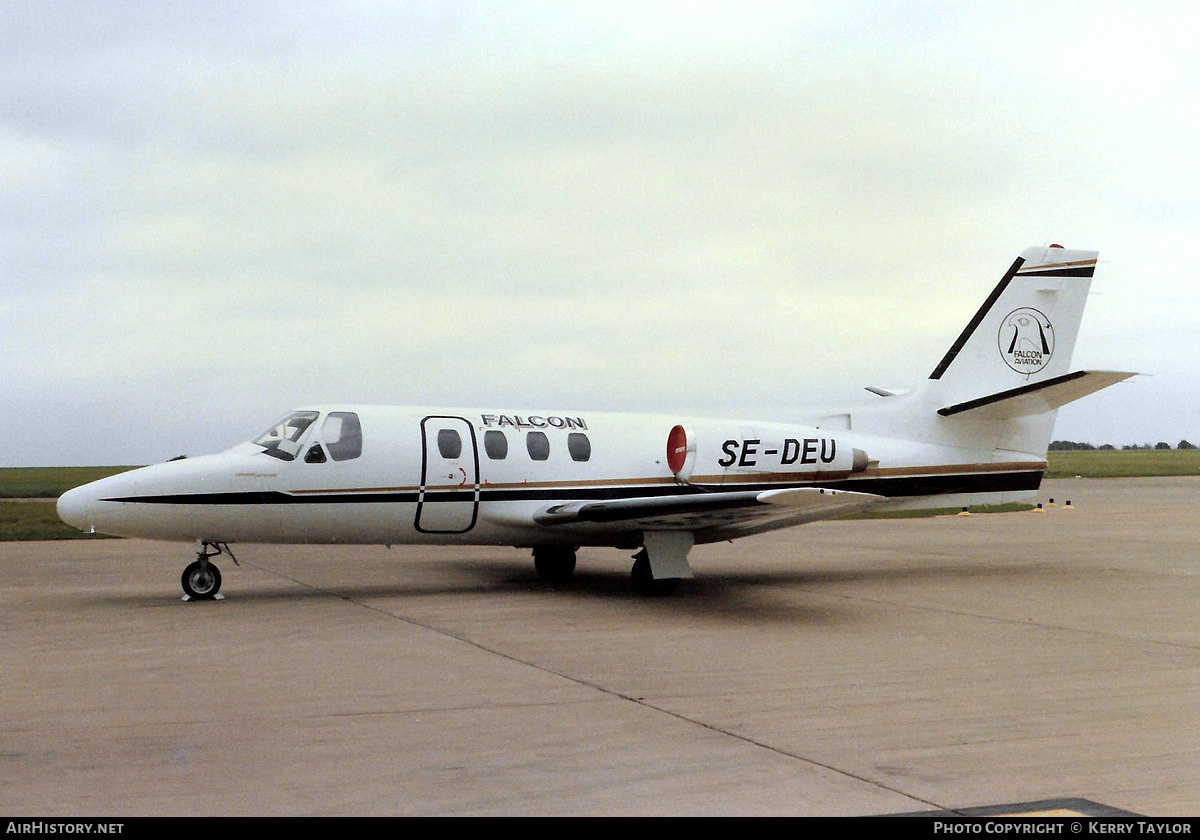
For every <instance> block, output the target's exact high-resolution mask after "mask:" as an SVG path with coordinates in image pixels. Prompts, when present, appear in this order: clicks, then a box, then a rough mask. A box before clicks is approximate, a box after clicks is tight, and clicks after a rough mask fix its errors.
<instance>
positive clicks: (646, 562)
mask: <svg viewBox="0 0 1200 840" xmlns="http://www.w3.org/2000/svg"><path fill="white" fill-rule="evenodd" d="M629 578H630V581H631V582H632V583H633V591H634V592H636V593H638V594H639V595H645V596H647V597H649V598H661V597H663V596H666V595H670V594H671V593H672V592H674V591H675V590H676V589H678V588H679V578H657V579H656V578H655V577H654V574H653V572H651V571H650V555H649V554H648V553H647V552H646V549H644V548H643V549H642V550H641V551H639V552H638V553H637V554H635V555H633V570H632V571H631V572H630V573H629Z"/></svg>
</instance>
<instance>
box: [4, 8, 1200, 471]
mask: <svg viewBox="0 0 1200 840" xmlns="http://www.w3.org/2000/svg"><path fill="white" fill-rule="evenodd" d="M1032 9H1033V7H1030V8H1029V9H1025V10H1022V9H1020V8H1018V9H1015V10H1010V9H1007V8H1006V9H1004V10H1000V9H996V10H991V9H975V8H966V7H959V6H957V5H954V4H948V5H941V4H930V5H927V6H916V7H913V6H911V5H910V4H887V3H864V4H853V5H850V6H848V7H846V8H845V9H844V10H839V11H837V12H830V11H829V10H827V9H822V8H821V7H819V6H808V5H804V4H782V5H775V4H752V5H751V6H749V7H745V6H738V7H736V8H735V7H732V6H726V5H724V4H717V3H712V4H686V6H678V5H675V4H650V5H644V4H637V5H632V4H631V5H622V4H603V5H599V6H596V7H583V8H572V9H570V10H567V9H566V8H565V7H561V6H560V5H558V4H545V5H539V4H532V5H531V4H514V5H511V6H507V5H500V4H484V5H476V4H443V3H429V4H416V5H407V6H406V7H405V8H404V9H402V10H397V9H396V8H395V7H393V6H391V5H390V4H378V5H376V4H362V5H358V6H352V7H336V8H335V7H326V6H323V5H314V6H306V5H303V4H280V5H273V4H252V5H251V6H249V7H247V6H245V5H244V4H229V5H227V6H222V7H218V8H206V9H202V10H199V11H197V10H196V9H195V8H194V7H191V6H187V7H183V6H177V5H172V4H130V5H122V6H120V7H116V8H115V9H110V10H108V13H107V14H106V15H97V14H96V13H95V12H94V11H92V10H91V7H88V6H84V5H72V4H61V5H57V6H43V5H42V4H38V5H37V6H34V7H24V8H21V9H17V10H16V11H14V10H13V7H6V9H5V10H4V12H3V14H4V15H6V16H7V20H6V21H5V22H7V23H10V24H11V25H9V26H0V31H2V32H5V33H7V34H6V35H0V54H3V55H5V56H6V58H5V59H0V61H3V62H4V67H5V70H6V71H11V72H6V73H5V76H4V79H5V81H4V82H3V84H0V103H3V113H4V115H5V116H4V118H3V120H0V140H2V141H3V143H4V146H5V149H6V156H5V158H4V159H3V160H2V161H0V186H2V187H3V189H0V240H2V242H3V247H2V248H0V290H2V292H3V299H2V300H0V330H2V331H3V332H2V335H3V338H0V349H2V350H3V353H4V355H3V361H0V374H2V375H3V376H4V377H5V382H6V383H7V388H8V389H9V395H10V400H11V403H10V404H12V405H14V406H21V407H22V408H21V409H20V413H21V416H22V417H23V418H25V419H24V420H21V419H20V418H15V419H14V420H13V421H12V422H14V423H16V422H22V423H24V424H25V425H38V426H41V427H43V428H44V429H45V430H46V431H45V435H46V440H47V441H49V440H55V441H62V440H65V439H68V438H70V437H71V435H70V434H67V433H66V428H67V427H69V428H71V429H77V428H78V427H79V426H80V423H81V422H83V421H84V420H86V423H87V424H89V425H91V426H93V427H99V426H104V425H105V424H107V426H108V429H109V435H108V437H107V438H106V437H105V436H104V435H99V436H98V437H97V438H96V439H95V441H94V443H95V446H96V449H95V454H94V455H92V456H90V457H89V456H87V455H86V454H85V455H80V454H78V453H79V451H80V450H79V448H78V447H76V448H75V449H74V450H72V451H73V453H74V454H72V455H70V456H67V455H65V454H55V455H52V456H51V455H50V454H49V453H53V452H56V451H57V450H55V449H54V448H53V446H51V445H50V444H49V443H45V444H44V445H43V443H31V444H29V445H28V446H26V445H24V444H23V445H22V447H23V448H21V449H20V450H19V451H17V452H15V453H14V454H13V455H12V457H13V458H15V459H17V460H18V461H20V462H37V460H38V459H42V458H45V457H53V458H55V459H58V458H68V457H69V458H74V459H80V458H81V459H83V460H85V461H88V460H91V461H95V460H112V458H114V457H116V456H115V455H107V454H104V453H106V452H110V451H113V450H112V447H113V446H115V441H116V440H117V439H118V438H119V437H120V436H121V435H123V434H126V432H125V431H124V429H125V428H126V427H127V425H128V422H129V420H128V419H127V418H128V417H130V416H134V417H137V418H139V419H138V421H137V422H138V423H139V424H141V426H142V427H143V433H142V434H141V435H140V436H139V437H140V444H139V445H142V446H147V445H148V443H147V442H148V441H154V440H163V441H164V442H163V443H162V444H155V445H154V446H153V447H151V448H150V449H148V450H146V454H145V456H142V457H144V458H145V459H146V460H150V459H152V458H154V457H157V456H158V455H159V453H160V452H161V453H162V454H164V455H166V456H170V455H173V454H178V451H180V450H183V451H191V452H197V451H203V450H204V449H205V448H213V447H214V446H215V444H216V443H218V442H222V443H223V442H225V441H226V438H228V437H229V436H230V435H234V437H233V439H235V440H236V439H237V438H236V435H238V434H249V433H250V432H249V431H248V429H249V428H250V427H257V426H258V425H261V424H263V423H265V422H266V421H267V420H269V419H270V417H269V416H268V415H273V414H276V413H279V412H281V411H283V410H285V409H287V408H289V407H291V406H292V405H293V404H299V403H304V402H313V401H317V400H324V399H355V400H359V399H361V400H369V401H379V402H442V401H460V400H471V401H481V402H486V401H503V402H504V403H505V404H517V403H526V402H528V403H530V404H537V405H546V404H550V403H553V404H561V405H568V406H569V405H580V406H581V407H600V408H603V407H614V408H621V409H637V408H643V407H644V408H647V409H652V410H662V409H669V410H688V411H696V412H704V411H706V410H713V411H717V412H719V413H722V414H730V413H744V414H748V415H751V416H759V415H762V414H766V415H767V416H769V417H771V418H772V419H789V418H790V417H793V416H795V415H796V413H798V409H797V408H796V405H797V404H798V403H799V402H804V401H808V400H809V399H813V400H816V399H834V400H836V401H840V400H842V399H845V398H847V397H853V396H856V395H857V393H858V390H857V389H858V388H859V386H861V385H865V384H883V385H886V386H897V387H899V386H904V385H911V384H913V383H914V382H916V381H918V380H919V379H920V378H921V377H923V376H925V375H927V374H928V371H929V369H930V368H931V366H932V364H933V363H934V362H935V361H936V360H937V358H939V357H940V355H941V354H942V353H943V352H944V350H945V347H946V345H947V343H948V341H949V340H950V339H952V338H953V335H954V334H956V333H957V331H958V329H959V328H960V327H961V325H962V323H963V322H964V321H965V319H966V318H968V317H969V316H970V314H971V313H972V312H973V311H974V309H975V308H976V307H977V306H978V304H979V301H980V300H982V297H983V296H984V295H985V294H986V293H987V291H988V289H990V287H991V285H992V284H993V283H994V282H995V280H996V279H997V278H998V276H999V274H1000V272H1002V271H1003V269H1004V268H1005V267H1006V266H1007V265H1008V264H1009V263H1010V262H1011V260H1012V258H1013V256H1015V254H1016V253H1017V252H1019V251H1020V250H1021V249H1023V248H1024V247H1026V246H1027V245H1031V244H1039V243H1045V242H1047V241H1051V240H1052V241H1062V242H1064V244H1067V245H1069V246H1074V247H1082V248H1090V247H1097V248H1100V249H1101V250H1102V259H1105V260H1108V262H1107V263H1106V264H1105V265H1103V266H1102V269H1101V272H1100V273H1099V274H1098V276H1097V282H1096V284H1095V286H1094V289H1095V290H1096V291H1097V292H1101V294H1098V295H1095V296H1094V297H1093V299H1092V303H1091V306H1090V307H1089V312H1088V315H1087V317H1086V318H1085V323H1084V333H1083V337H1082V339H1081V344H1080V347H1079V352H1080V354H1081V356H1083V357H1085V358H1087V359H1088V360H1089V362H1090V363H1095V365H1097V366H1107V367H1124V366H1126V360H1129V361H1130V362H1137V363H1138V364H1142V363H1145V364H1147V365H1148V366H1153V367H1154V368H1155V369H1156V370H1158V371H1159V377H1156V379H1155V384H1153V385H1147V386H1146V388H1147V390H1148V391H1149V392H1150V393H1151V394H1153V393H1157V391H1156V389H1158V388H1169V387H1171V383H1172V382H1177V381H1178V382H1185V383H1186V382H1191V381H1192V380H1188V379H1187V378H1186V377H1182V378H1178V374H1180V373H1181V372H1182V371H1181V368H1180V365H1179V362H1177V361H1176V360H1175V357H1174V356H1173V355H1172V353H1171V348H1170V347H1169V346H1164V345H1163V344H1162V343H1160V342H1159V341H1157V340H1156V339H1155V338H1154V337H1155V336H1159V335H1173V336H1178V335H1187V334H1190V332H1192V331H1194V330H1195V328H1196V327H1197V326H1200V325H1197V323H1196V320H1197V315H1196V314H1195V312H1196V308H1195V307H1192V306H1187V305H1185V304H1186V301H1188V300H1189V299H1190V297H1194V294H1193V293H1192V292H1191V290H1190V287H1189V285H1188V280H1187V277H1186V273H1185V272H1184V271H1183V270H1182V268H1181V259H1182V257H1181V243H1184V242H1187V241H1190V237H1189V233H1190V232H1191V230H1192V229H1193V228H1194V227H1195V223H1196V211H1197V205H1196V202H1195V201H1194V195H1195V193H1196V188H1197V187H1198V186H1200V177H1198V174H1200V173H1198V171H1197V164H1196V162H1195V160H1194V158H1193V156H1192V155H1191V154H1190V150H1191V148H1193V147H1194V146H1195V145H1196V140H1198V139H1200V137H1198V136H1197V135H1198V134H1200V132H1198V131H1197V126H1196V121H1195V117H1194V116H1193V115H1192V114H1191V112H1190V111H1189V110H1188V109H1186V108H1182V107H1179V103H1180V102H1183V101H1188V98H1189V97H1190V96H1191V95H1192V94H1193V93H1194V89H1195V86H1196V81H1197V79H1196V73H1197V70H1196V68H1193V67H1192V65H1191V64H1189V63H1188V62H1187V61H1186V59H1185V58H1184V56H1186V55H1187V54H1188V53H1187V50H1186V49H1184V46H1185V39H1186V38H1187V37H1188V36H1187V35H1186V34H1185V33H1186V32H1188V31H1189V29H1188V27H1187V26H1185V25H1184V24H1185V23H1186V22H1187V21H1188V20H1191V19H1192V18H1194V17H1195V14H1196V13H1194V12H1191V11H1190V7H1187V6H1174V5H1168V6H1156V7H1153V8H1151V9H1143V10H1138V11H1136V12H1134V11H1127V10H1125V9H1124V7H1118V6H1101V7H1095V6H1093V5H1088V6H1086V7H1073V6H1062V7H1054V8H1052V9H1042V8H1037V10H1036V13H1034V12H1033V11H1032ZM98 18H103V20H100V19H98ZM1189 296H1190V297H1189ZM1089 330H1090V332H1089ZM1129 335H1137V336H1140V337H1141V340H1140V341H1137V342H1130V341H1129V340H1128V338H1127V336H1129ZM1160 382H1161V383H1166V384H1163V385H1159V384H1158V383H1160ZM1188 387H1192V386H1190V385H1189V386H1188ZM1188 393H1191V394H1192V396H1193V397H1194V396H1195V394H1194V391H1191V392H1188ZM1090 399H1091V400H1096V401H1100V400H1102V397H1100V396H1097V397H1093V398H1090ZM1142 402H1143V408H1141V409H1140V410H1139V411H1135V412H1134V413H1132V414H1124V415H1123V417H1124V418H1125V421H1126V422H1129V423H1136V424H1140V425H1142V426H1144V427H1148V430H1147V431H1146V432H1145V433H1144V434H1145V435H1148V436H1150V437H1159V436H1161V435H1163V434H1166V435H1167V436H1168V437H1170V436H1172V435H1174V436H1175V437H1176V438H1177V437H1181V436H1182V437H1187V436H1191V437H1192V439H1195V437H1197V436H1198V435H1200V433H1197V432H1195V431H1192V430H1189V429H1188V428H1179V429H1178V431H1170V430H1164V431H1162V432H1158V431H1150V430H1149V429H1150V428H1153V429H1158V428H1163V427H1167V429H1174V428H1176V427H1183V426H1186V424H1187V423H1189V422H1193V421H1190V420H1187V419H1186V418H1185V416H1184V415H1183V414H1181V413H1173V412H1168V411H1162V412H1158V413H1157V414H1156V413H1152V412H1149V411H1148V409H1147V408H1145V405H1149V404H1153V403H1155V402H1158V404H1160V405H1161V404H1163V402H1164V401H1161V400H1157V401H1156V400H1154V399H1147V400H1144V401H1142ZM1170 402H1171V404H1182V403H1185V402H1186V399H1183V400H1180V399H1178V398H1177V399H1173V400H1171V401H1170ZM1089 404H1093V405H1103V403H1102V402H1095V403H1089ZM1193 404H1194V400H1193ZM39 406H40V408H39ZM182 406H188V407H190V408H192V409H194V408H200V407H202V408H203V409H204V414H205V416H206V423H205V424H199V423H197V422H195V421H194V420H193V419H189V421H188V422H186V423H180V422H174V421H178V420H179V419H180V415H181V413H182V412H184V410H185V409H184V408H182ZM13 410H14V411H17V409H16V408H14V409H13ZM1098 411H1099V409H1098ZM113 414H116V415H119V418H118V419H111V418H110V416H111V415H113ZM34 415H36V416H38V418H39V420H38V422H37V423H36V424H30V423H28V422H27V421H28V418H29V417H30V416H34ZM59 416H62V417H67V416H70V418H71V419H70V420H69V421H58V420H56V419H55V418H56V417H59ZM1064 417H1067V415H1066V414H1064ZM1077 417H1078V418H1079V419H1078V422H1079V424H1080V425H1081V426H1084V427H1086V426H1087V423H1088V422H1089V421H1090V417H1091V414H1089V413H1087V412H1084V413H1082V414H1079V415H1077ZM172 418H173V419H174V420H172ZM1072 422H1076V421H1075V420H1072ZM236 423H248V424H249V425H248V426H247V429H243V430H242V431H241V432H238V431H237V430H236V428H234V425H235V424H236ZM206 424H211V425H212V427H213V428H214V429H215V430H214V431H213V432H206V431H203V430H201V428H200V427H201V426H202V425H206ZM185 428H186V431H184V429H185ZM1074 436H1075V437H1079V438H1086V437H1087V434H1086V428H1082V429H1078V430H1077V431H1076V432H1075V433H1074ZM1135 436H1136V434H1135ZM65 451H66V450H63V452H65ZM123 451H128V450H123ZM122 457H123V459H127V458H137V457H138V456H136V455H134V454H129V455H126V456H122Z"/></svg>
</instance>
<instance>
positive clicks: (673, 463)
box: [667, 426, 688, 475]
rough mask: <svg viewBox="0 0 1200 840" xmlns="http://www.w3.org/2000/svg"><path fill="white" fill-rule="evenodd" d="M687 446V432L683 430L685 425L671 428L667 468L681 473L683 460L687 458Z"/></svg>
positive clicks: (668, 438) (668, 437)
mask: <svg viewBox="0 0 1200 840" xmlns="http://www.w3.org/2000/svg"><path fill="white" fill-rule="evenodd" d="M687 448H688V443H687V432H685V431H684V430H683V426H676V427H675V428H673V429H671V433H670V434H669V435H667V469H669V470H670V471H671V472H672V473H674V474H675V475H679V471H680V470H682V469H683V462H684V461H685V460H687Z"/></svg>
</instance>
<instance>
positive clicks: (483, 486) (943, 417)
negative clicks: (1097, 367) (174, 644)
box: [58, 245, 1134, 599]
mask: <svg viewBox="0 0 1200 840" xmlns="http://www.w3.org/2000/svg"><path fill="white" fill-rule="evenodd" d="M1095 267H1096V252H1093V251H1069V250H1065V249H1063V248H1062V247H1060V246H1057V245H1053V246H1050V247H1049V248H1032V249H1029V250H1027V251H1025V252H1024V253H1023V254H1022V255H1021V256H1020V257H1019V258H1017V260H1016V261H1015V262H1014V263H1013V264H1012V267H1011V268H1009V270H1008V271H1007V272H1006V273H1005V275H1004V277H1003V278H1002V279H1001V280H1000V283H999V284H998V285H997V286H996V287H995V289H993V290H992V293H991V294H990V295H989V296H988V298H987V300H986V301H984V303H983V306H982V307H980V309H979V311H978V312H977V313H976V314H975V317H973V318H972V319H971V321H970V323H968V324H967V326H966V328H965V329H963V331H962V333H961V334H960V335H959V336H958V338H957V339H956V340H955V341H954V343H953V344H952V345H951V346H950V349H949V350H948V351H947V352H946V354H945V356H943V357H942V359H941V361H939V362H938V363H937V366H936V367H935V368H934V369H933V372H932V373H931V374H930V375H929V379H928V380H927V381H925V382H924V383H922V385H921V386H920V387H918V388H916V389H915V390H913V391H911V392H908V393H905V394H894V393H892V392H889V391H885V390H883V389H878V388H871V389H869V390H871V391H873V392H874V393H876V394H879V395H880V396H881V397H884V399H881V400H879V401H877V402H876V403H874V404H872V405H871V406H869V407H867V408H866V409H864V410H861V411H858V410H856V411H853V412H851V413H840V414H832V415H829V416H823V417H815V418H812V419H810V420H809V421H808V422H807V423H806V424H803V425H793V424H779V423H762V422H757V421H722V420H692V419H682V418H679V417H674V416H648V415H618V414H601V413H599V412H577V411H563V410H543V411H539V410H518V409H517V408H514V407H510V406H507V405H504V406H493V407H490V408H481V409H468V408H395V407H383V406H356V405H354V406H352V405H330V406H312V407H309V408H304V409H301V410H299V411H294V412H292V413H291V414H288V415H287V416H286V417H284V418H283V419H281V420H279V421H278V422H277V423H275V424H274V425H272V426H271V427H270V428H269V429H267V430H266V431H265V432H263V433H262V434H261V435H259V436H258V437H256V438H254V440H252V441H249V442H247V443H243V444H240V445H238V446H235V447H233V448H232V449H230V450H228V451H227V452H223V453H221V454H218V455H207V456H203V457H198V458H186V459H177V460H174V461H169V462H167V463H164V464H156V465H153V466H149V467H143V468H141V469H136V470H132V471H130V472H126V473H122V474H120V475H115V476H112V477H110V478H105V479H102V480H100V481H95V482H92V483H91V484H86V485H84V486H82V487H77V488H75V489H74V490H71V491H69V492H67V493H65V494H64V495H63V496H62V498H61V499H60V500H59V502H58V512H59V515H60V516H61V517H62V518H63V519H64V520H65V521H66V522H68V523H70V524H71V525H74V526H75V527H77V528H80V529H83V530H87V531H93V532H97V531H98V532H101V533H105V534H113V535H118V536H126V537H144V538H150V539H165V540H181V541H189V542H195V543H196V546H197V558H196V560H195V561H194V562H193V563H191V564H190V565H189V566H188V567H187V568H186V569H185V570H184V572H183V589H184V592H185V593H186V595H187V596H188V597H190V598H192V599H209V598H213V597H214V596H215V595H216V594H217V591H218V590H219V589H220V586H221V574H220V572H219V571H218V569H217V566H216V565H215V564H214V563H213V562H212V558H214V557H216V556H217V555H219V554H223V553H224V554H229V555H230V556H231V557H232V552H231V551H230V550H229V545H230V544H231V543H235V542H238V543H243V542H248V543H256V542H257V543H352V544H386V545H389V546H390V545H392V544H403V543H447V544H476V545H512V546H517V547H526V548H531V549H532V550H533V560H534V565H535V567H536V569H537V572H538V573H539V574H540V575H541V576H542V577H543V578H546V579H548V580H562V579H565V578H567V577H568V576H570V575H571V574H572V572H573V571H574V569H575V552H576V550H577V549H578V548H579V547H580V546H585V545H586V546H613V547H616V548H620V549H627V550H634V549H636V550H637V553H636V554H635V555H634V561H635V562H634V564H633V573H632V575H633V586H634V588H635V589H636V590H638V591H639V592H642V593H645V594H666V593H667V592H670V591H671V590H673V589H674V587H675V586H676V585H677V584H678V582H679V580H680V579H681V578H689V577H691V576H692V571H691V568H690V567H689V565H688V560H687V556H688V551H689V550H690V549H691V547H692V546H693V545H696V544H698V543H708V542H715V541H718V540H731V539H734V538H736V537H744V536H747V535H749V534H757V533H761V532H763V531H769V530H772V529H775V528H786V527H790V526H793V525H800V524H803V523H806V522H812V521H814V520H818V519H828V518H831V517H837V516H842V515H844V514H846V513H850V512H855V511H860V510H864V509H866V508H875V509H898V508H908V509H911V508H932V507H948V506H959V505H968V504H992V503H1001V502H1011V501H1022V500H1028V499H1030V498H1032V497H1033V496H1034V494H1035V493H1036V491H1037V488H1038V485H1039V484H1040V482H1041V478H1042V472H1043V471H1044V470H1045V468H1046V447H1047V444H1048V443H1049V441H1050V435H1051V432H1052V430H1053V426H1054V417H1055V414H1056V410H1057V409H1058V407H1059V406H1062V405H1065V404H1066V403H1069V402H1071V401H1073V400H1076V399H1079V398H1080V397H1083V396H1085V395H1087V394H1090V393H1092V392H1094V391H1098V390H1100V389H1101V388H1104V387H1107V386H1108V385H1112V384H1114V383H1116V382H1119V381H1121V380H1123V379H1126V378H1128V377H1130V376H1133V375H1134V374H1132V373H1123V372H1115V371H1074V372H1071V371H1069V369H1068V368H1069V364H1070V359H1071V349H1072V346H1073V345H1074V343H1075V336H1076V333H1077V332H1078V330H1079V321H1080V317H1081V315H1082V313H1083V306H1084V302H1085V300H1086V298H1087V292H1088V287H1089V285H1090V284H1091V278H1092V274H1093V272H1094V271H1095ZM233 559H234V562H236V558H233Z"/></svg>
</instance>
